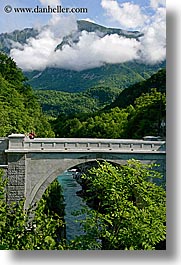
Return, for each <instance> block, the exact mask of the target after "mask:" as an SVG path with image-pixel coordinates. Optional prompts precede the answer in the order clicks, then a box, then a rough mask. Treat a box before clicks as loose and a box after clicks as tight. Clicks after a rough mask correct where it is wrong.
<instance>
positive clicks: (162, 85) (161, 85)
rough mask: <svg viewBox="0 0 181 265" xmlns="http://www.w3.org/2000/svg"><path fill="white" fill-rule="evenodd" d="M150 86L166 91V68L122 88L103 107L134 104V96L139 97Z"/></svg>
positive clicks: (109, 107)
mask: <svg viewBox="0 0 181 265" xmlns="http://www.w3.org/2000/svg"><path fill="white" fill-rule="evenodd" d="M152 88H157V91H160V92H162V93H164V92H166V69H165V68H163V69H161V70H159V71H158V72H157V73H156V74H154V75H152V76H151V77H150V78H148V79H147V80H144V81H142V82H139V83H137V84H134V85H131V86H129V87H128V88H126V89H124V90H123V91H122V92H121V93H120V95H119V96H118V97H117V98H116V100H115V101H114V102H113V103H111V104H110V105H109V106H106V108H105V109H107V110H108V109H111V108H115V107H119V108H125V107H127V106H129V105H130V104H134V101H135V99H136V98H138V97H140V96H141V94H142V93H149V92H150V91H151V89H152Z"/></svg>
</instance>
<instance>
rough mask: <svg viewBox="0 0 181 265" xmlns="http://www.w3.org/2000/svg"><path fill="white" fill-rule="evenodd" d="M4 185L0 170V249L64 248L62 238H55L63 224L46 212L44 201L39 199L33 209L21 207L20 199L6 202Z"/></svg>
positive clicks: (22, 203) (22, 205) (57, 216)
mask: <svg viewBox="0 0 181 265" xmlns="http://www.w3.org/2000/svg"><path fill="white" fill-rule="evenodd" d="M6 184H7V181H6V180H3V179H2V172H0V249H7V250H57V249H60V250H62V249H64V248H65V243H64V240H63V239H60V237H59V238H57V231H59V230H60V228H63V227H64V223H63V220H62V218H60V216H59V215H58V214H52V211H51V213H50V212H49V211H47V205H46V202H47V201H46V200H45V199H44V198H42V199H41V200H40V202H39V203H38V205H37V207H36V209H34V210H33V208H32V209H29V210H25V209H24V201H21V202H19V203H18V204H17V203H12V204H7V203H6V200H5V191H6ZM53 189H54V188H52V190H53ZM45 197H46V195H45ZM32 217H33V218H32Z"/></svg>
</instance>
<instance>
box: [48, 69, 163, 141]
mask: <svg viewBox="0 0 181 265" xmlns="http://www.w3.org/2000/svg"><path fill="white" fill-rule="evenodd" d="M165 78H166V71H165V69H163V70H161V71H159V72H158V73H157V74H155V75H153V76H152V77H151V78H150V79H148V80H147V81H145V82H141V83H138V84H136V85H135V86H131V87H130V88H128V89H127V90H126V92H125V93H127V94H126V95H125V94H124V96H121V94H122V93H124V91H125V90H124V91H123V92H122V93H121V94H120V96H119V97H118V99H116V101H115V102H114V103H112V104H111V106H112V105H113V106H115V107H113V108H111V107H110V106H109V108H107V110H102V111H98V112H95V113H93V114H90V115H84V114H79V115H75V116H74V117H72V116H71V117H68V116H67V115H60V116H59V117H58V119H57V120H55V121H54V122H53V124H52V125H53V129H54V131H55V133H56V135H57V136H58V137H97V138H142V137H144V136H145V135H155V136H158V135H161V136H162V137H164V136H165V127H164V128H162V127H161V124H163V123H165V119H166V118H165V116H166V95H165V90H166V82H165V81H166V79H165ZM127 97H128V100H127ZM119 99H120V102H119ZM124 101H125V104H124V105H123V107H120V106H122V105H121V104H123V103H122V102H124Z"/></svg>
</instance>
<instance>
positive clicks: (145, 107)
mask: <svg viewBox="0 0 181 265" xmlns="http://www.w3.org/2000/svg"><path fill="white" fill-rule="evenodd" d="M162 120H164V121H165V120H166V95H165V93H161V92H157V90H156V89H152V90H151V92H150V93H146V94H142V95H141V96H140V97H139V98H137V99H136V100H135V108H134V111H132V113H130V115H129V117H128V123H127V128H126V129H125V135H126V136H127V137H128V138H129V137H131V138H142V137H143V136H145V135H160V134H162V137H163V136H165V129H166V128H164V129H163V130H164V131H163V132H162V131H161V121H162Z"/></svg>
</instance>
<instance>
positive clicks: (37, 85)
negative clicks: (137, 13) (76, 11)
mask: <svg viewBox="0 0 181 265" xmlns="http://www.w3.org/2000/svg"><path fill="white" fill-rule="evenodd" d="M62 24H63V25H65V27H64V28H63V27H62V26H61V25H62ZM143 37H144V35H143V33H141V32H139V31H125V30H122V29H117V28H107V27H104V26H101V25H98V24H95V23H92V22H89V21H85V20H78V21H76V20H75V19H73V18H69V17H68V18H60V19H58V21H57V20H55V19H54V18H52V20H51V21H50V22H49V24H48V25H46V26H44V27H42V28H39V29H33V28H25V29H24V30H15V31H13V32H12V33H3V34H0V50H1V51H3V52H5V53H7V54H9V55H10V56H11V57H12V58H14V60H15V61H16V63H17V65H18V66H19V67H20V68H22V70H23V71H24V73H25V75H26V76H27V78H28V79H29V81H28V82H29V84H30V85H32V87H33V88H34V89H43V90H59V91H66V92H79V91H84V90H86V89H89V88H91V87H95V86H100V85H101V86H104V87H109V86H111V87H113V88H119V89H121V90H122V89H124V88H126V87H128V86H129V85H131V84H134V83H136V82H139V81H142V80H144V79H145V78H149V77H150V76H151V75H152V74H153V73H155V72H156V71H157V70H158V69H160V68H162V67H164V66H165V60H158V61H157V62H156V63H148V62H146V61H145V62H144V61H142V60H140V58H139V56H140V53H141V52H140V51H139V49H141V40H142V38H143ZM138 55H139V56H138Z"/></svg>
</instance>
